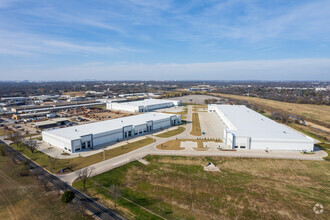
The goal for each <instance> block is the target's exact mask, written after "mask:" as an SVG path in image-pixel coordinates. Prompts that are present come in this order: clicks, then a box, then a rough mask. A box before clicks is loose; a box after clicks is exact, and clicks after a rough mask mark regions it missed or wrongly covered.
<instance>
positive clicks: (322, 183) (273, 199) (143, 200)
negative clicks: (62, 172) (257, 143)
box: [75, 156, 330, 220]
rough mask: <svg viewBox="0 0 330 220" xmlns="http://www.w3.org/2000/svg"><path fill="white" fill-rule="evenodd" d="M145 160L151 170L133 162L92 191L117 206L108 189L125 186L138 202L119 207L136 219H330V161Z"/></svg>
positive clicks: (108, 175)
mask: <svg viewBox="0 0 330 220" xmlns="http://www.w3.org/2000/svg"><path fill="white" fill-rule="evenodd" d="M146 159H147V160H148V161H149V162H150V164H149V165H147V166H145V165H143V164H141V163H138V162H133V163H130V164H127V165H125V166H122V167H120V168H117V169H114V170H112V171H109V172H106V173H103V174H101V175H98V176H95V177H93V178H92V180H91V181H90V182H89V183H88V188H87V192H88V193H89V194H90V195H91V196H95V197H97V198H100V199H101V201H106V203H107V204H108V205H109V206H110V207H112V205H111V204H112V200H111V199H110V198H109V196H107V195H108V193H107V191H106V188H107V187H108V186H110V185H111V184H121V185H123V187H124V194H123V196H124V198H127V199H129V200H130V201H132V202H134V203H131V202H127V200H124V199H121V200H120V201H119V207H120V210H121V211H122V212H123V214H124V215H125V216H128V217H129V218H132V219H133V218H134V219H159V217H157V216H155V215H153V214H152V213H156V214H157V215H160V216H162V217H163V218H166V219H292V220H293V219H327V217H328V215H327V205H328V204H329V201H330V192H329V189H330V183H329V169H330V163H329V162H326V161H317V162H316V161H298V160H275V159H251V158H250V159H244V158H222V157H170V156H165V157H162V156H149V157H147V158H146ZM208 162H213V163H214V164H215V165H217V166H219V167H220V170H221V172H205V171H204V170H203V166H205V165H206V164H207V163H208ZM93 183H94V184H93ZM95 183H98V184H99V186H96V184H95ZM75 186H77V187H81V184H80V183H79V182H78V183H75ZM316 203H320V204H322V205H323V206H324V207H325V212H324V213H323V214H320V215H316V214H315V213H314V212H313V207H314V205H315V204H316ZM136 204H137V205H139V206H142V207H143V208H144V209H142V208H140V207H139V206H137V205H136ZM148 210H149V211H148Z"/></svg>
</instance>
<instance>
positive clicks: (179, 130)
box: [156, 126, 186, 138]
mask: <svg viewBox="0 0 330 220" xmlns="http://www.w3.org/2000/svg"><path fill="white" fill-rule="evenodd" d="M185 130H186V129H185V128H184V127H181V126H180V127H178V128H177V129H174V130H170V131H167V132H164V133H161V134H159V135H156V137H160V138H168V137H172V136H175V135H178V134H181V133H182V132H184V131H185Z"/></svg>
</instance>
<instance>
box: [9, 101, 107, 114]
mask: <svg viewBox="0 0 330 220" xmlns="http://www.w3.org/2000/svg"><path fill="white" fill-rule="evenodd" d="M103 104H104V103H101V102H99V101H79V102H59V103H53V104H49V105H22V106H11V107H3V110H6V111H11V112H13V113H30V112H40V111H57V110H62V109H70V108H79V107H88V106H96V105H103Z"/></svg>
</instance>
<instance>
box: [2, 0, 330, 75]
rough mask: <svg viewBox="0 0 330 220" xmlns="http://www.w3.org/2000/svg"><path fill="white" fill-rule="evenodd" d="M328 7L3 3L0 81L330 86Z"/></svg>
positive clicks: (298, 3)
mask: <svg viewBox="0 0 330 220" xmlns="http://www.w3.org/2000/svg"><path fill="white" fill-rule="evenodd" d="M329 12H330V1H329V0H310V1H308V0H295V1H293V0H244V1H243V0H241V1H238V0H190V1H188V0H176V1H175V0H124V1H123V0H93V1H92V0H70V1H68V0H56V1H49V0H0V80H40V81H43V80H327V81H329V80H330V13H329Z"/></svg>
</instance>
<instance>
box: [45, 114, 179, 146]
mask: <svg viewBox="0 0 330 220" xmlns="http://www.w3.org/2000/svg"><path fill="white" fill-rule="evenodd" d="M173 115H175V114H166V113H155V112H149V113H144V114H140V115H134V116H128V117H124V118H116V119H110V120H106V121H100V122H94V123H90V124H83V125H77V126H72V127H67V128H58V129H53V130H47V131H43V133H44V132H45V133H49V134H52V135H56V136H59V137H62V138H65V139H68V140H76V139H80V137H81V136H84V135H88V134H99V133H103V132H107V131H112V130H117V129H121V128H122V127H125V126H130V125H133V126H136V125H141V124H145V123H146V122H147V121H151V120H153V121H155V120H162V119H167V118H170V117H171V116H173Z"/></svg>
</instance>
